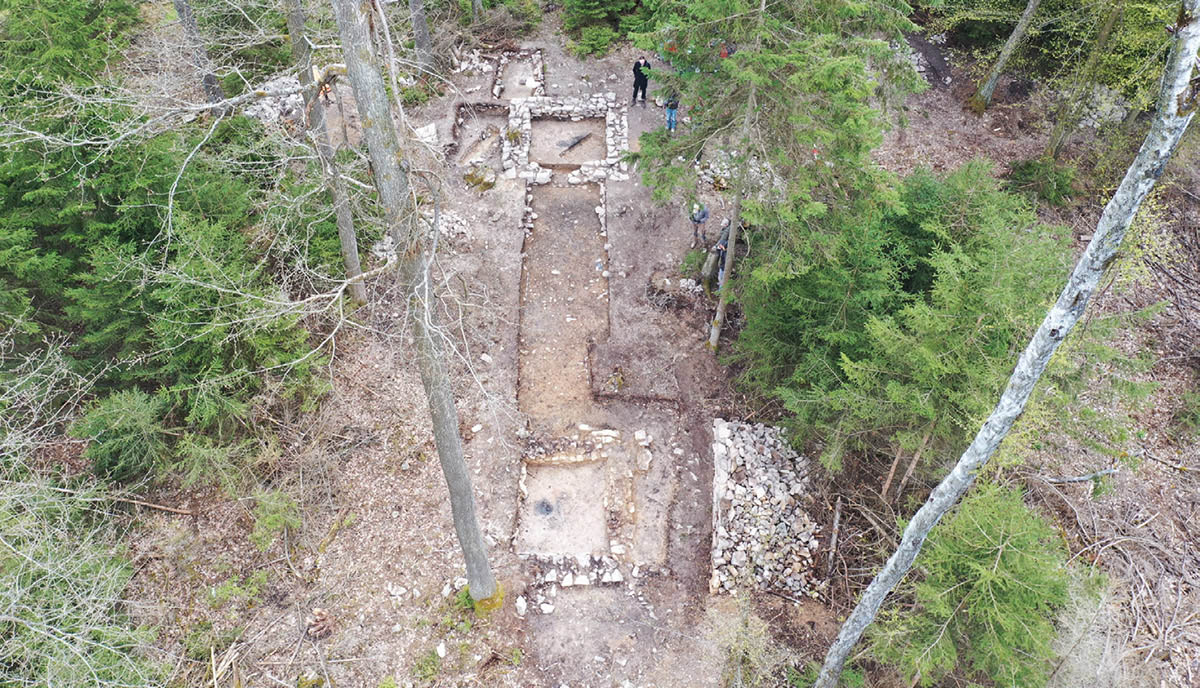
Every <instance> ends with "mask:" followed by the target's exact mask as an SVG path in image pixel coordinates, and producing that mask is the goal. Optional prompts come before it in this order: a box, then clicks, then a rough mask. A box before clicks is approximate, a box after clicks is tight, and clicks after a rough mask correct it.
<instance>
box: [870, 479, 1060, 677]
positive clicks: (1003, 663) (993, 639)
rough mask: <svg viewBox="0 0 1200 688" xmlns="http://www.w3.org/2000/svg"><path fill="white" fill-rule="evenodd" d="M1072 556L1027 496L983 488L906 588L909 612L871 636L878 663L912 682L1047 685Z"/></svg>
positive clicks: (939, 532)
mask: <svg viewBox="0 0 1200 688" xmlns="http://www.w3.org/2000/svg"><path fill="white" fill-rule="evenodd" d="M1066 554H1067V553H1066V552H1065V550H1064V548H1063V546H1062V541H1061V540H1060V538H1059V537H1058V535H1057V534H1056V533H1055V531H1054V530H1053V529H1052V528H1051V527H1050V526H1049V525H1048V524H1047V523H1046V522H1045V520H1044V519H1042V517H1041V516H1039V515H1038V514H1036V513H1034V512H1032V511H1030V510H1029V509H1028V508H1026V506H1025V504H1024V503H1023V502H1022V500H1021V494H1020V492H1018V491H1015V490H1009V489H1004V488H1001V487H998V486H996V485H981V486H979V487H978V488H976V489H975V491H974V492H973V493H972V494H971V495H969V496H968V497H966V498H965V499H964V500H963V501H962V503H961V504H960V505H959V507H958V509H957V510H956V511H955V512H954V513H953V514H952V515H950V516H948V517H947V518H945V519H943V521H942V523H941V524H939V525H938V526H937V527H935V528H934V529H933V532H931V533H930V535H929V539H928V540H927V541H926V543H925V546H924V548H923V549H922V550H921V554H920V556H919V557H918V559H917V562H916V570H917V571H918V572H919V573H920V577H919V580H918V582H916V583H910V584H908V591H907V592H908V593H909V594H911V595H912V598H913V601H914V606H913V608H912V609H909V608H907V605H905V606H904V608H900V607H893V608H892V609H890V610H887V611H886V612H884V613H883V614H882V615H881V616H880V618H879V620H877V622H876V623H875V625H874V626H873V627H872V629H871V631H870V632H869V633H870V637H871V641H872V651H873V652H874V654H875V656H876V658H878V659H879V660H880V661H881V662H884V663H887V664H893V665H896V666H898V667H899V669H900V671H901V673H902V674H903V675H904V676H905V681H906V683H907V682H910V681H912V680H913V679H914V677H916V676H918V675H919V676H920V683H921V685H923V686H930V685H935V684H937V683H938V682H939V681H941V679H942V678H943V677H945V676H946V675H947V674H949V673H951V672H960V673H962V674H963V675H965V676H966V677H968V678H971V679H973V680H978V679H979V678H986V679H987V680H990V681H992V682H994V683H995V684H996V685H998V686H1022V687H1027V688H1037V687H1039V686H1044V685H1045V683H1046V680H1047V678H1048V676H1049V673H1050V669H1051V662H1050V660H1051V659H1053V651H1052V650H1051V645H1052V643H1053V642H1054V639H1055V628H1054V619H1055V615H1056V613H1057V611H1058V609H1059V608H1060V607H1061V606H1062V605H1063V604H1065V603H1066V601H1067V599H1068V586H1069V582H1070V573H1069V570H1068V569H1067V565H1066Z"/></svg>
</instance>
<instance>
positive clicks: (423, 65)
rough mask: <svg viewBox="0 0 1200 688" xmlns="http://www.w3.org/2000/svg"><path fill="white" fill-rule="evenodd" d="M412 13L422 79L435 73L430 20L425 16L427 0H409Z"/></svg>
mask: <svg viewBox="0 0 1200 688" xmlns="http://www.w3.org/2000/svg"><path fill="white" fill-rule="evenodd" d="M408 11H409V12H410V13H412V30H413V45H414V47H415V48H416V49H417V68H418V69H420V70H421V80H422V81H424V80H425V79H427V78H429V77H430V76H432V75H433V41H431V40H430V39H429V20H428V19H426V18H425V0H408Z"/></svg>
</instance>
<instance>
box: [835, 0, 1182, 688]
mask: <svg viewBox="0 0 1200 688" xmlns="http://www.w3.org/2000/svg"><path fill="white" fill-rule="evenodd" d="M1180 20H1181V21H1180V23H1179V25H1178V26H1177V27H1176V36H1177V40H1176V41H1175V45H1174V46H1173V48H1172V51H1171V56H1170V58H1169V59H1168V61H1167V68H1166V74H1165V75H1164V78H1163V82H1162V89H1161V90H1160V92H1159V97H1158V114H1157V116H1156V117H1155V119H1154V123H1153V124H1152V125H1151V127H1150V133H1148V134H1147V135H1146V140H1145V142H1143V143H1142V147H1141V150H1140V151H1138V155H1137V158H1135V159H1134V161H1133V164H1132V165H1130V166H1129V170H1128V171H1126V173H1125V178H1124V179H1123V180H1121V185H1120V186H1118V187H1117V190H1116V192H1115V193H1114V194H1113V197H1112V199H1111V200H1110V201H1109V202H1108V205H1107V206H1105V208H1104V213H1103V214H1102V215H1101V216H1100V220H1099V222H1098V223H1097V224H1096V232H1095V236H1094V237H1093V238H1092V241H1091V243H1089V244H1088V247H1087V250H1085V251H1084V252H1083V255H1082V256H1081V257H1080V258H1079V262H1078V263H1076V264H1075V269H1074V270H1073V271H1072V273H1071V276H1070V278H1069V279H1068V280H1067V285H1066V287H1065V288H1064V289H1063V291H1062V294H1060V295H1059V297H1058V301H1057V302H1056V303H1055V304H1054V306H1053V307H1051V308H1050V311H1049V312H1048V313H1047V314H1046V318H1045V320H1043V321H1042V324H1041V326H1040V327H1039V328H1038V330H1037V332H1036V333H1034V335H1033V339H1032V340H1030V342H1029V345H1028V346H1027V347H1026V348H1025V351H1024V352H1023V353H1022V354H1021V358H1020V359H1019V360H1018V361H1017V366H1016V369H1015V370H1013V374H1012V376H1011V377H1010V378H1009V380H1008V386H1007V387H1006V388H1005V390H1004V394H1003V395H1001V397H1000V401H999V403H998V404H996V408H995V410H993V411H992V414H991V416H989V417H988V419H987V422H985V423H984V424H983V427H982V428H980V429H979V433H978V434H977V435H975V439H974V440H973V441H972V442H971V445H970V446H969V447H967V450H966V451H965V452H963V455H962V457H961V458H960V459H959V460H958V463H957V464H955V466H954V468H953V470H951V471H950V473H949V475H947V476H946V477H945V478H944V479H943V480H942V482H941V483H940V484H939V485H938V486H937V487H936V488H934V490H933V492H932V493H931V494H930V495H929V499H927V500H926V501H925V504H924V505H923V506H922V507H921V508H920V510H919V511H917V513H916V515H915V516H913V518H912V520H911V521H909V523H908V526H907V527H906V528H905V529H904V535H903V537H902V538H901V540H900V545H899V547H897V548H896V551H895V552H894V553H893V554H892V556H891V557H890V558H888V560H887V563H886V564H884V566H883V568H882V569H881V570H880V571H879V574H878V575H876V576H875V579H874V580H872V581H871V584H870V585H868V586H867V589H866V591H865V592H864V593H863V595H862V598H861V599H860V600H859V601H858V605H857V606H855V608H854V611H853V612H852V613H851V614H850V617H849V618H847V619H846V622H845V623H844V624H842V629H841V631H840V632H839V633H838V636H837V638H836V639H835V640H834V641H833V645H832V646H831V647H830V648H829V652H828V654H826V655H825V664H824V666H822V667H821V673H820V674H819V675H818V677H817V682H816V684H814V688H834V686H836V685H837V680H838V678H839V676H840V675H841V672H842V666H843V664H844V663H845V661H846V657H847V656H848V655H849V654H850V650H851V649H852V648H853V647H854V644H855V643H857V642H858V639H859V638H860V637H861V636H862V634H863V631H865V630H866V629H867V626H869V625H871V622H872V621H874V620H875V614H876V613H877V612H878V611H879V607H880V605H882V604H883V600H884V598H885V597H887V595H888V593H890V592H891V591H892V589H893V588H895V587H896V585H897V584H898V583H899V582H900V580H901V579H902V578H904V575H905V574H906V573H907V572H908V570H909V568H910V567H911V566H912V563H913V560H914V559H916V556H917V553H918V552H920V551H921V545H922V544H923V543H924V542H925V537H926V536H927V535H928V534H929V531H930V530H931V529H932V528H933V526H934V525H936V524H937V522H938V520H939V519H940V518H941V517H942V516H943V515H944V514H945V513H946V512H947V511H949V510H950V508H951V507H953V506H954V504H955V503H956V502H957V501H958V499H959V498H960V497H961V496H962V495H963V493H965V492H966V491H967V488H969V487H970V486H971V483H972V482H974V480H975V476H976V474H977V473H978V472H979V470H980V469H981V468H982V467H983V465H984V464H985V463H987V461H988V459H990V458H991V456H992V453H993V452H995V451H996V448H997V447H999V446H1000V442H1002V441H1003V440H1004V437H1005V435H1007V434H1008V431H1009V429H1010V428H1011V427H1012V424H1013V422H1014V421H1016V419H1017V417H1018V416H1020V415H1021V412H1022V411H1024V409H1025V404H1026V402H1028V401H1029V396H1030V395H1031V394H1032V393H1033V388H1034V385H1035V384H1037V381H1038V378H1039V377H1041V375H1042V372H1043V371H1044V370H1045V369H1046V364H1047V363H1049V361H1050V357H1051V356H1052V355H1053V354H1054V351H1055V350H1056V349H1057V348H1058V345H1059V344H1060V343H1061V342H1062V341H1063V338H1065V337H1066V336H1067V334H1068V333H1069V332H1070V331H1071V328H1073V327H1074V326H1075V323H1077V322H1078V321H1079V318H1080V317H1081V316H1082V315H1083V312H1084V309H1085V308H1086V307H1087V304H1088V301H1089V300H1090V299H1091V296H1092V294H1093V293H1094V292H1095V291H1096V287H1097V286H1098V285H1099V283H1100V278H1101V277H1102V276H1103V274H1104V270H1105V268H1107V267H1108V265H1109V264H1110V263H1111V262H1112V261H1113V259H1114V258H1115V257H1116V253H1117V249H1118V248H1120V246H1121V240H1122V239H1124V237H1125V231H1126V230H1127V229H1128V228H1129V223H1130V222H1132V221H1133V217H1134V215H1136V214H1137V211H1138V207H1139V206H1141V204H1142V201H1143V200H1145V198H1146V196H1147V194H1149V193H1150V190H1151V189H1152V188H1153V187H1154V183H1155V182H1156V181H1157V180H1158V178H1159V177H1160V176H1161V175H1162V172H1163V169H1164V168H1165V167H1166V165H1167V161H1168V160H1170V158H1171V154H1172V153H1174V151H1175V147H1176V146H1177V145H1178V144H1179V139H1180V138H1182V136H1183V133H1184V131H1185V130H1186V129H1187V126H1188V123H1189V122H1190V121H1191V119H1192V116H1193V115H1194V114H1195V110H1196V107H1197V104H1198V103H1197V99H1198V98H1200V94H1198V93H1197V92H1196V87H1195V86H1190V85H1189V84H1188V79H1189V78H1190V77H1191V74H1192V65H1193V62H1194V61H1195V57H1196V51H1197V49H1200V0H1184V2H1183V11H1182V12H1181V13H1180Z"/></svg>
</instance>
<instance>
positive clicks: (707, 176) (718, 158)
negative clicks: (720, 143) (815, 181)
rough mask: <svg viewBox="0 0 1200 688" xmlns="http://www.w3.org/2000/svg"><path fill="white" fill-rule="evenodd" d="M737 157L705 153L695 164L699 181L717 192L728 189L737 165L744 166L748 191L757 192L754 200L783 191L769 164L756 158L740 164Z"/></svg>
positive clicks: (817, 157)
mask: <svg viewBox="0 0 1200 688" xmlns="http://www.w3.org/2000/svg"><path fill="white" fill-rule="evenodd" d="M737 156H738V152H737V151H725V150H720V149H718V150H714V151H712V152H708V153H705V156H704V158H702V159H701V160H700V161H699V162H697V163H696V172H697V174H698V175H699V177H700V181H702V182H703V183H705V184H708V185H710V186H712V187H713V188H715V189H718V190H721V189H725V188H728V187H729V186H730V184H732V183H733V175H734V173H735V172H736V171H737V167H738V165H744V166H745V175H746V182H747V183H748V185H749V188H750V189H752V190H757V192H755V193H754V196H755V197H756V198H758V197H762V196H765V194H766V192H767V191H769V190H771V189H774V190H775V191H776V192H778V191H782V190H783V187H784V183H783V179H782V178H780V176H779V175H778V174H776V173H775V170H773V169H771V166H770V164H769V163H764V162H762V161H761V160H758V159H757V158H751V159H750V160H748V161H745V162H742V161H739V160H736V157H737ZM820 159H821V158H820V153H819V152H818V153H816V154H814V156H813V161H814V162H819V161H820Z"/></svg>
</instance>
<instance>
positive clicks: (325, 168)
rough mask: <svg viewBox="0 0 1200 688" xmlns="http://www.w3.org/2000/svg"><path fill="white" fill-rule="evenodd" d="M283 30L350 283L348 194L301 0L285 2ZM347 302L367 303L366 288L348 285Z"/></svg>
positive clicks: (353, 252)
mask: <svg viewBox="0 0 1200 688" xmlns="http://www.w3.org/2000/svg"><path fill="white" fill-rule="evenodd" d="M287 27H288V35H289V36H290V37H291V41H292V56H293V57H294V58H295V60H296V68H297V69H298V70H299V72H300V85H301V86H303V87H304V109H305V111H306V112H308V113H309V117H308V126H309V130H310V131H311V132H312V134H313V139H314V141H315V142H316V149H317V158H318V159H319V160H320V161H321V170H322V172H324V174H325V184H326V185H327V186H328V188H329V195H330V197H331V199H332V200H333V212H334V217H335V218H336V219H337V229H338V241H339V243H340V244H341V248H342V263H343V264H344V265H345V266H346V279H348V280H353V279H354V278H355V277H358V276H359V275H360V274H362V263H361V262H360V261H359V258H358V237H357V236H356V235H355V232H354V215H353V213H352V212H351V210H350V194H349V193H347V191H346V182H345V181H344V180H343V179H342V177H341V174H340V172H339V170H338V167H337V162H336V161H335V160H334V151H333V146H332V145H331V144H330V143H329V129H328V127H327V126H326V124H325V106H324V105H323V104H322V103H321V94H320V93H319V92H318V88H316V87H315V86H316V85H315V84H314V82H313V74H312V50H311V49H310V48H309V44H308V38H307V36H306V34H305V31H304V6H303V4H302V0H287ZM350 299H351V300H353V301H354V302H355V303H366V302H367V287H366V285H365V284H363V283H362V282H361V281H352V282H351V283H350Z"/></svg>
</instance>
